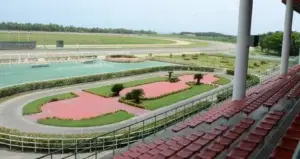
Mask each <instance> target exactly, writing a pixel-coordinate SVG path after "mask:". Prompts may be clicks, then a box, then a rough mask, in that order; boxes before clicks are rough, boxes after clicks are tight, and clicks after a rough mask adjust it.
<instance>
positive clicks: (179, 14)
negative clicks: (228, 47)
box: [0, 0, 300, 34]
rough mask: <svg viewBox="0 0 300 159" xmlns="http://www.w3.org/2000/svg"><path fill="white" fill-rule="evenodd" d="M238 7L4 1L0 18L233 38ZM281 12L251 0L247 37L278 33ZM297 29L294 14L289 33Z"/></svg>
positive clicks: (124, 0) (205, 1)
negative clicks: (184, 32) (194, 33)
mask: <svg viewBox="0 0 300 159" xmlns="http://www.w3.org/2000/svg"><path fill="white" fill-rule="evenodd" d="M3 1H4V0H3ZM238 5H239V0H47V1H45V0H5V2H2V5H1V6H0V20H1V21H13V22H32V23H35V22H37V23H55V24H62V25H74V26H83V27H101V28H127V29H147V30H148V29H150V30H154V31H157V32H163V33H170V32H180V31H198V32H208V31H214V32H221V33H226V34H236V33H237V19H238ZM284 14H285V5H283V4H282V3H281V0H276V1H274V0H254V10H253V23H252V33H253V34H255V33H262V32H267V31H275V30H283V23H284ZM299 27H300V15H299V14H297V13H295V14H294V25H293V30H297V31H300V28H299Z"/></svg>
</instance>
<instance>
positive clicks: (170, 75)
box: [168, 71, 173, 80]
mask: <svg viewBox="0 0 300 159" xmlns="http://www.w3.org/2000/svg"><path fill="white" fill-rule="evenodd" d="M168 73H169V80H170V79H171V77H172V74H173V71H169V72H168Z"/></svg>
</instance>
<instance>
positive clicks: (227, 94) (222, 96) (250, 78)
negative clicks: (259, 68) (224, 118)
mask: <svg viewBox="0 0 300 159" xmlns="http://www.w3.org/2000/svg"><path fill="white" fill-rule="evenodd" d="M259 82H260V80H259V78H258V77H257V76H254V75H250V74H248V75H247V83H246V87H247V88H248V87H251V86H254V85H256V84H258V83H259ZM231 96H232V90H228V91H226V92H224V93H221V94H219V95H217V102H222V101H224V100H226V99H228V98H229V97H231Z"/></svg>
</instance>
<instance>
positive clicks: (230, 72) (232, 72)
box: [226, 70, 234, 76]
mask: <svg viewBox="0 0 300 159" xmlns="http://www.w3.org/2000/svg"><path fill="white" fill-rule="evenodd" d="M226 74H228V75H232V76H233V75H234V70H226Z"/></svg>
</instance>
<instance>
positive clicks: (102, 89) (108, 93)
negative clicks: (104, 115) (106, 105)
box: [85, 77, 167, 97]
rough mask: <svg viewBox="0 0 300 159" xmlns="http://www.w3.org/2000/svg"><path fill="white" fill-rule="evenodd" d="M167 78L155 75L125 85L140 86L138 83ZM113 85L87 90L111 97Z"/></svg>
mask: <svg viewBox="0 0 300 159" xmlns="http://www.w3.org/2000/svg"><path fill="white" fill-rule="evenodd" d="M166 80H167V77H153V78H147V79H142V80H136V81H130V82H126V83H123V85H124V87H125V88H128V87H134V86H138V85H142V84H147V83H154V82H161V81H166ZM112 86H113V85H107V86H102V87H97V88H91V89H87V90H85V91H87V92H90V93H93V94H96V95H100V96H104V97H111V96H112V92H111V88H112Z"/></svg>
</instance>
